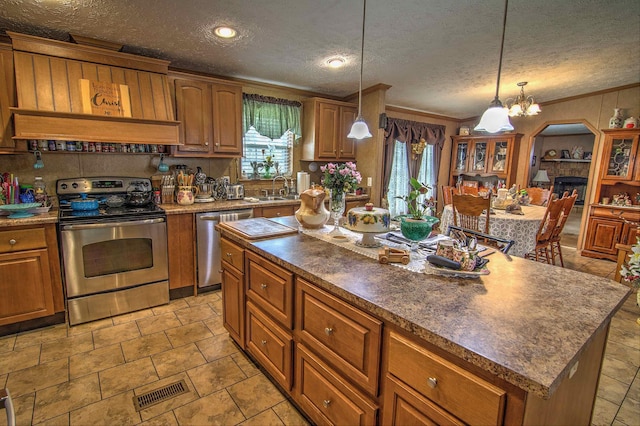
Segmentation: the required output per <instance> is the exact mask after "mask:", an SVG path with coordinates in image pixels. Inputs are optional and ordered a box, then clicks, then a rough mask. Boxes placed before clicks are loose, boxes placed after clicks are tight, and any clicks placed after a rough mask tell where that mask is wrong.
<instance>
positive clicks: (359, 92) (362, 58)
mask: <svg viewBox="0 0 640 426" xmlns="http://www.w3.org/2000/svg"><path fill="white" fill-rule="evenodd" d="M366 15H367V0H364V8H363V10H362V44H361V46H360V85H359V90H358V117H361V116H362V70H363V63H364V22H365V16H366ZM502 37H503V40H504V35H503V36H502Z"/></svg>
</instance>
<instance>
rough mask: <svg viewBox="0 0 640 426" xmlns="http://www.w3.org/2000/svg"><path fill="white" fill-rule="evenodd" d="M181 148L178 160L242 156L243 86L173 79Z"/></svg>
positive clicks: (213, 81) (177, 149) (174, 152)
mask: <svg viewBox="0 0 640 426" xmlns="http://www.w3.org/2000/svg"><path fill="white" fill-rule="evenodd" d="M174 87H175V101H176V116H177V120H178V121H180V123H181V124H180V145H178V146H175V147H173V151H172V153H173V155H174V156H176V157H240V156H242V87H241V86H239V85H234V84H230V83H222V82H219V81H215V80H198V79H191V78H189V79H187V78H176V79H174Z"/></svg>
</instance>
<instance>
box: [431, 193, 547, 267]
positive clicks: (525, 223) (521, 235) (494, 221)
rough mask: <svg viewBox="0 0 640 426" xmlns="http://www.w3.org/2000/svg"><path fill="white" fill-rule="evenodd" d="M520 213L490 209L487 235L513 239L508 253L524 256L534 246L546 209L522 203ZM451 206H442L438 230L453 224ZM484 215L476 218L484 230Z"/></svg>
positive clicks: (444, 230) (446, 228)
mask: <svg viewBox="0 0 640 426" xmlns="http://www.w3.org/2000/svg"><path fill="white" fill-rule="evenodd" d="M520 207H521V209H522V214H514V213H508V212H507V211H506V210H503V209H497V208H494V209H491V213H490V218H489V235H492V236H494V237H500V238H506V239H509V240H514V241H515V244H514V245H513V246H512V247H511V249H510V250H509V254H510V255H514V256H519V257H524V255H525V254H527V253H530V252H532V251H533V250H534V249H535V247H536V235H537V233H538V228H540V222H542V219H543V218H544V212H545V210H546V209H547V208H546V207H542V206H534V205H522V206H520ZM453 224H454V222H453V207H452V205H451V204H447V205H446V206H444V208H443V210H442V216H441V217H440V231H441V232H442V233H446V232H447V230H448V228H449V225H453ZM484 225H485V217H484V215H482V216H481V217H480V219H479V220H478V226H479V228H480V230H482V231H484Z"/></svg>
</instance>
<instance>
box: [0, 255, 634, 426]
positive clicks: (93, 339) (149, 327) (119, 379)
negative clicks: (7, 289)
mask: <svg viewBox="0 0 640 426" xmlns="http://www.w3.org/2000/svg"><path fill="white" fill-rule="evenodd" d="M564 254H565V259H566V263H567V267H569V268H572V269H580V270H585V271H588V272H591V273H593V274H597V275H602V276H607V277H613V273H614V269H615V264H614V263H612V262H607V261H597V260H593V259H589V258H584V257H579V256H576V255H575V249H571V248H565V249H564ZM221 312H222V311H221V299H220V292H211V293H208V294H205V295H201V296H198V297H189V298H185V299H180V300H175V301H172V302H171V303H170V304H169V305H167V306H161V307H157V308H153V309H147V310H143V311H140V312H136V313H132V314H128V315H121V316H118V317H114V318H111V319H106V320H101V321H95V322H92V323H88V324H83V325H79V326H75V327H72V328H68V327H67V326H66V325H58V326H54V327H48V328H45V329H39V330H34V331H31V332H25V333H20V334H17V335H10V336H5V337H0V387H7V388H9V389H10V391H11V392H12V396H13V399H14V405H15V407H16V412H17V423H18V425H29V424H39V425H88V424H91V425H116V424H117V425H134V424H144V425H160V424H163V425H178V424H179V425H203V424H222V425H232V424H243V425H245V424H246V425H266V424H269V425H282V424H285V425H300V424H307V422H306V421H305V419H304V418H303V417H302V416H301V415H300V414H299V413H298V412H297V411H296V409H295V408H294V407H293V406H292V405H291V404H290V403H289V402H288V401H287V400H286V399H285V398H284V397H283V396H282V395H281V394H280V393H279V392H278V391H277V389H276V388H275V387H274V386H273V385H272V384H271V383H270V382H269V381H268V380H267V379H266V378H265V376H264V375H263V374H262V373H261V372H260V371H259V370H258V369H257V368H256V367H255V366H254V365H253V364H252V362H251V361H250V360H249V359H247V358H246V357H245V356H244V355H243V354H242V353H241V352H239V351H238V349H237V348H236V346H235V345H234V344H233V343H231V340H230V339H229V337H228V335H227V333H226V331H225V329H224V327H223V325H222V316H221ZM639 315H640V312H639V310H638V308H637V306H635V295H633V298H630V299H629V300H628V301H627V302H626V303H625V305H624V307H623V308H622V309H621V310H620V311H619V312H618V314H616V316H615V318H614V319H613V322H612V327H611V332H610V337H609V343H608V346H607V353H606V357H605V361H604V365H603V373H602V377H601V380H600V388H599V391H598V399H597V402H596V408H595V414H594V418H593V424H594V425H634V424H636V425H637V424H640V377H639V374H638V370H639V368H640V326H639V325H638V324H637V323H636V318H637V317H638V316H639ZM181 379H184V380H185V382H186V383H187V387H188V388H189V392H188V393H186V394H183V395H180V396H177V397H175V398H173V399H170V400H168V401H166V402H162V403H160V404H157V405H153V406H151V407H148V408H146V409H144V410H142V411H140V412H137V411H136V410H135V408H134V404H133V402H132V401H133V398H134V396H136V395H140V394H142V393H144V392H147V391H150V390H154V389H156V388H158V387H160V386H164V385H166V384H169V383H173V382H176V381H179V380H181ZM5 421H6V419H5V418H4V416H0V425H2V424H4V422H5Z"/></svg>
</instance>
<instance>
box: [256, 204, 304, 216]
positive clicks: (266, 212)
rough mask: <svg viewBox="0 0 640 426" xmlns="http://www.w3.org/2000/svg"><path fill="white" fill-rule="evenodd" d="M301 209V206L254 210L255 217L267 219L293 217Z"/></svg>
mask: <svg viewBox="0 0 640 426" xmlns="http://www.w3.org/2000/svg"><path fill="white" fill-rule="evenodd" d="M299 208H300V206H299V205H284V206H265V207H256V208H254V209H253V216H254V217H266V218H270V217H285V216H293V214H294V213H295V212H296V210H298V209H299Z"/></svg>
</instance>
